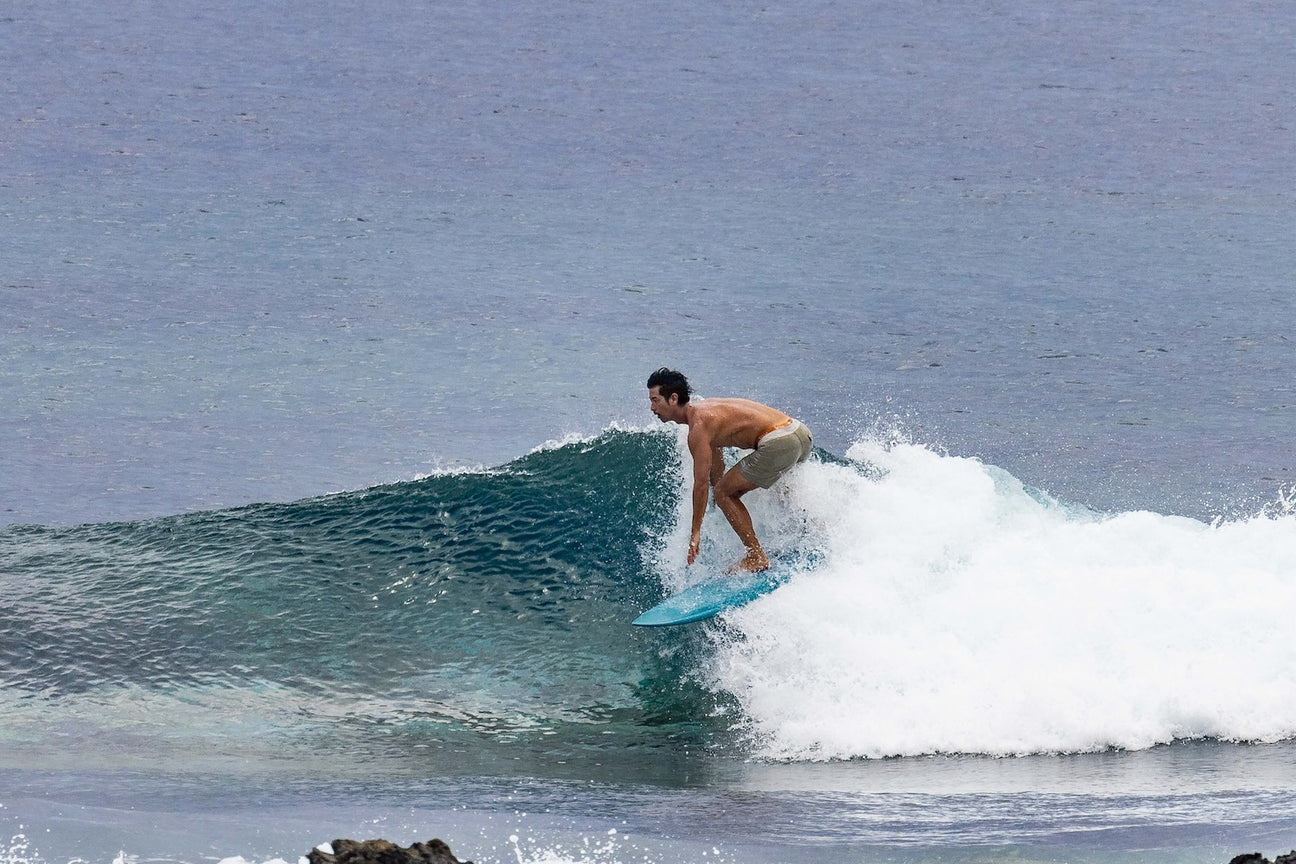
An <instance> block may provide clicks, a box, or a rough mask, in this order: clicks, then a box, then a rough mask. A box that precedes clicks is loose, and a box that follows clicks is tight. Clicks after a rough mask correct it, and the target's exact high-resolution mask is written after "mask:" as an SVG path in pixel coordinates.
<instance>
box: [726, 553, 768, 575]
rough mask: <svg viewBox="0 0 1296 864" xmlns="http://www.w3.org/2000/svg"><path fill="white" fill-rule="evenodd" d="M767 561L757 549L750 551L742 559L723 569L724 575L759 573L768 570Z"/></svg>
mask: <svg viewBox="0 0 1296 864" xmlns="http://www.w3.org/2000/svg"><path fill="white" fill-rule="evenodd" d="M769 566H770V564H769V559H768V558H766V557H765V553H764V552H762V551H760V550H759V549H751V550H749V551H748V552H747V554H746V555H744V556H743V557H742V558H739V559H738V560H737V561H735V562H734V563H732V564H730V565H729V566H728V567H726V568H725V572H726V573H759V572H760V571H762V570H768V569H769Z"/></svg>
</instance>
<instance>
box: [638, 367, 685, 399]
mask: <svg viewBox="0 0 1296 864" xmlns="http://www.w3.org/2000/svg"><path fill="white" fill-rule="evenodd" d="M654 387H657V388H659V389H658V392H659V393H661V395H662V398H663V399H666V400H669V399H670V397H671V394H672V393H673V394H675V395H676V396H679V404H681V405H687V404H688V401H689V395H690V394H692V392H693V388H691V387H689V383H688V379H687V378H685V377H684V373H683V372H676V371H675V370H674V369H667V368H666V367H665V366H663V367H662V368H660V369H658V370H657V371H656V372H654V373H652V374H651V375H649V376H648V389H649V390H651V389H652V388H654Z"/></svg>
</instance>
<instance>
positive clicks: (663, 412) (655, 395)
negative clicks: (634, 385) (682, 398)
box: [648, 387, 679, 423]
mask: <svg viewBox="0 0 1296 864" xmlns="http://www.w3.org/2000/svg"><path fill="white" fill-rule="evenodd" d="M678 399H679V397H678V396H672V397H671V398H670V400H667V399H666V397H664V396H662V394H661V388H660V387H649V388H648V410H649V411H651V412H652V413H654V414H656V415H657V419H658V420H660V421H661V422H663V423H666V422H668V421H669V420H670V419H671V414H672V410H671V409H672V408H674V407H675V405H676V402H677V400H678Z"/></svg>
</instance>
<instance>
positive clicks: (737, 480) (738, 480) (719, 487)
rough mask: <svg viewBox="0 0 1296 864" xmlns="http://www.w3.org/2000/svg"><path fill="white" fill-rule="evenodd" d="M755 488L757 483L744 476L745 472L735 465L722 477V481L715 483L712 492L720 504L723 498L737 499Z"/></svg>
mask: <svg viewBox="0 0 1296 864" xmlns="http://www.w3.org/2000/svg"><path fill="white" fill-rule="evenodd" d="M755 488H756V484H755V483H753V482H751V481H750V480H748V479H747V478H746V477H744V476H743V473H742V472H741V471H739V470H738V468H737V466H735V467H733V468H730V469H729V470H728V471H726V472H725V475H724V476H723V477H721V478H720V482H719V483H717V484H716V485H715V488H714V489H713V490H712V493H713V494H714V495H715V499H716V503H717V504H718V503H719V502H720V500H721V499H726V500H733V501H737V500H738V499H739V498H741V497H742V496H744V495H746V494H747V493H748V492H750V491H752V490H753V489H755Z"/></svg>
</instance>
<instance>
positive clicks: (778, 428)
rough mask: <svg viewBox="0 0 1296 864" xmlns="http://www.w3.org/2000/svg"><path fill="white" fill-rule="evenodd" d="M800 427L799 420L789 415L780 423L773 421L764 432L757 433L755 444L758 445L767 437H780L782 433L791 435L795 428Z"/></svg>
mask: <svg viewBox="0 0 1296 864" xmlns="http://www.w3.org/2000/svg"><path fill="white" fill-rule="evenodd" d="M800 427H801V421H800V420H797V419H795V418H793V417H789V418H788V419H787V420H786V421H784V422H782V423H775V424H774V425H773V426H771V427H769V428H768V429H766V430H765V431H764V432H762V433H760V434H759V435H757V436H756V445H757V446H760V443H761V442H762V441H764V440H766V439H767V438H782V437H783V436H784V435H791V434H793V433H795V432H796V431H797V429H799V428H800Z"/></svg>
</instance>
